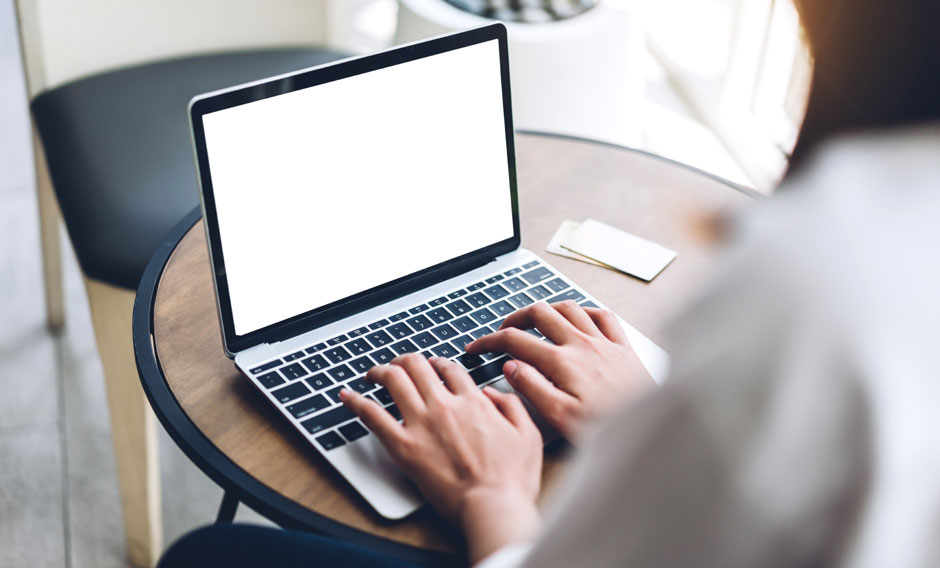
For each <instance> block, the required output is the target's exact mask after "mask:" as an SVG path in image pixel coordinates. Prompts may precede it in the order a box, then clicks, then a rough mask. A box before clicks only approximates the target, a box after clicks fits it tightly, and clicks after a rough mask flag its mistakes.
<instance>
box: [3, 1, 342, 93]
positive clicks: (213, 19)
mask: <svg viewBox="0 0 940 568" xmlns="http://www.w3.org/2000/svg"><path fill="white" fill-rule="evenodd" d="M17 3H18V4H19V5H20V18H21V21H22V25H23V29H24V33H26V34H27V36H29V37H28V40H27V41H29V42H31V43H30V44H29V45H30V51H31V52H33V48H34V47H35V46H36V45H38V46H39V47H40V49H41V50H42V53H43V56H42V58H43V65H42V67H43V68H44V71H43V72H41V73H39V74H38V75H37V74H35V73H32V77H31V83H32V84H31V90H32V91H34V92H35V91H36V90H38V88H39V87H41V86H42V85H46V86H55V85H58V84H61V83H63V82H65V81H69V80H71V79H74V78H77V77H81V76H84V75H88V74H91V73H94V72H97V71H100V70H103V69H111V68H115V67H121V66H124V65H132V64H136V63H139V62H142V61H150V60H155V59H162V58H167V57H173V56H178V55H184V54H191V53H201V52H211V51H219V50H225V49H233V48H240V47H262V46H284V45H322V44H324V43H325V38H326V21H327V17H326V12H327V0H81V1H77V0H17ZM30 65H31V66H33V63H32V62H30Z"/></svg>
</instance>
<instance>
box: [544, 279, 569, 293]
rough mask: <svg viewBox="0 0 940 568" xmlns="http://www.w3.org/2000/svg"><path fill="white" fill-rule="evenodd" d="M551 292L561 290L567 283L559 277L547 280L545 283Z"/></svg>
mask: <svg viewBox="0 0 940 568" xmlns="http://www.w3.org/2000/svg"><path fill="white" fill-rule="evenodd" d="M545 285H546V286H548V287H549V288H550V289H551V291H552V292H561V291H562V290H564V289H565V288H567V287H568V283H567V282H565V281H564V280H562V279H561V278H555V279H554V280H549V281H548V282H546V283H545Z"/></svg>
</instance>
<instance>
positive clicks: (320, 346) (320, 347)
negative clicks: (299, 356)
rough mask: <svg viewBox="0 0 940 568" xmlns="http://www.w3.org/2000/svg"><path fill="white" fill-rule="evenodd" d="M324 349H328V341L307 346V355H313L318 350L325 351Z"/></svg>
mask: <svg viewBox="0 0 940 568" xmlns="http://www.w3.org/2000/svg"><path fill="white" fill-rule="evenodd" d="M324 349H326V343H317V344H316V345H314V346H313V347H308V348H307V355H313V354H314V353H316V352H317V351H323V350H324Z"/></svg>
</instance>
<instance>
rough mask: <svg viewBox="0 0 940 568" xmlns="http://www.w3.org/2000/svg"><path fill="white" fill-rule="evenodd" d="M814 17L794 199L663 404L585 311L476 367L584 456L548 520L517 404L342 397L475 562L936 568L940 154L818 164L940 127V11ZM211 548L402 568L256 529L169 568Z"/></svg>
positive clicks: (535, 322) (691, 341)
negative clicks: (878, 134) (396, 411)
mask: <svg viewBox="0 0 940 568" xmlns="http://www.w3.org/2000/svg"><path fill="white" fill-rule="evenodd" d="M800 13H801V16H802V17H803V20H804V25H805V30H806V34H807V38H808V41H809V45H810V48H811V51H812V53H813V54H814V57H815V62H816V65H815V71H814V76H813V86H812V92H811V96H810V101H809V106H808V111H807V116H806V121H805V123H804V125H803V129H802V130H801V136H800V139H799V142H798V144H797V146H796V149H795V151H794V155H793V163H792V167H791V171H790V173H789V175H788V180H787V182H786V183H785V185H784V188H785V189H786V191H782V192H780V195H778V196H777V197H776V198H775V199H774V200H772V202H771V203H769V204H768V205H767V206H766V207H764V208H763V209H762V210H761V211H760V212H758V213H757V214H755V215H754V216H752V217H751V218H750V219H748V220H746V221H744V222H742V223H741V224H740V226H739V227H738V229H737V233H736V239H735V242H734V244H733V246H732V247H731V251H730V254H729V258H728V260H727V265H726V266H725V268H724V270H723V271H722V272H721V273H722V274H723V276H722V278H721V279H720V280H719V281H718V282H716V283H714V284H713V285H712V286H711V287H710V288H709V290H708V291H706V293H705V294H704V295H703V297H702V299H701V300H700V301H699V302H698V303H696V304H695V305H694V307H693V308H692V309H691V310H690V311H689V313H688V314H687V315H686V317H685V318H683V319H682V320H681V324H680V325H679V326H677V327H676V329H675V330H674V331H673V334H672V341H671V345H670V351H671V352H672V354H673V360H674V372H673V377H672V378H671V379H670V381H669V382H668V383H667V385H666V386H665V387H663V388H662V389H659V390H656V389H654V388H653V386H652V382H651V380H650V379H649V377H648V376H647V375H646V374H645V371H644V369H643V367H642V365H640V363H639V361H638V360H637V358H636V356H635V354H634V353H633V351H632V350H631V349H630V347H629V344H628V342H627V341H626V339H625V338H624V336H623V334H622V332H621V331H620V328H619V326H618V325H617V324H616V320H615V319H614V318H613V316H612V315H611V314H608V313H605V312H602V311H599V310H592V309H586V310H585V309H582V308H580V307H578V306H576V305H574V304H564V303H563V304H558V305H555V306H553V307H550V306H547V305H535V306H531V307H529V308H528V309H525V310H521V311H519V312H517V313H516V314H514V315H512V316H511V317H510V318H508V319H507V320H506V322H505V323H504V324H503V327H502V329H501V330H500V331H499V332H496V333H494V334H491V335H488V336H485V337H483V338H481V339H479V340H477V341H476V342H474V343H473V344H471V345H470V346H468V351H470V352H486V351H506V352H509V353H511V354H512V355H514V356H515V357H516V359H517V360H515V361H510V362H508V363H507V364H506V366H505V368H504V371H505V374H506V376H507V378H508V380H509V382H510V383H511V384H512V385H513V386H514V387H515V388H516V390H517V391H519V392H520V393H522V394H523V395H525V396H526V397H527V398H528V399H529V400H530V401H531V402H532V403H533V404H534V405H535V406H536V407H538V408H539V409H540V411H541V412H542V413H543V414H544V415H545V416H546V417H547V418H548V420H549V421H550V422H551V423H552V424H553V425H554V426H555V427H556V428H558V429H559V431H561V432H562V433H563V434H564V435H565V436H566V437H567V438H568V439H569V440H571V441H572V442H574V443H575V444H576V445H578V446H579V447H581V449H582V455H581V456H580V458H579V460H578V462H577V465H576V467H575V471H574V474H573V475H572V478H571V479H570V480H569V483H568V485H567V488H566V492H565V493H564V494H563V495H562V496H561V497H560V499H559V502H558V503H556V504H555V508H554V509H553V510H552V512H551V513H550V514H549V515H548V517H547V518H545V519H544V520H543V519H542V518H541V516H540V514H539V512H538V511H537V509H536V508H535V505H534V502H535V497H536V495H537V493H538V489H539V473H540V466H541V451H542V449H541V441H540V439H539V436H538V432H537V430H536V429H535V427H534V426H533V425H532V423H531V420H530V419H529V417H528V415H527V414H526V413H525V411H524V410H523V408H522V406H521V403H520V401H519V399H518V398H516V397H515V396H514V395H507V394H503V393H499V392H495V391H493V390H489V389H487V390H484V391H482V392H481V391H478V390H477V389H476V388H475V387H474V386H473V382H472V381H471V380H470V379H469V377H468V376H467V374H466V373H465V372H464V371H462V370H461V369H460V368H458V367H457V366H456V365H454V364H452V363H450V362H448V361H446V360H440V359H437V360H431V361H425V360H424V359H423V358H421V357H403V358H400V359H398V360H396V361H395V362H394V363H393V364H392V365H387V366H381V367H376V368H374V369H373V370H372V371H370V373H369V378H370V379H371V380H374V381H376V382H379V383H381V384H382V385H384V386H385V387H386V388H388V390H389V391H390V392H391V393H392V396H393V398H395V401H396V403H397V404H398V406H399V408H400V409H401V411H402V413H403V415H404V417H405V422H404V424H399V423H398V422H396V421H394V420H392V419H391V418H390V417H389V416H388V414H386V413H385V412H384V411H382V410H381V409H380V408H379V407H378V406H377V405H375V404H374V403H372V402H370V401H368V400H367V399H365V398H364V397H362V396H360V395H357V394H355V393H351V392H350V393H347V394H346V395H345V396H344V402H345V403H346V404H347V405H348V406H349V407H350V408H351V409H353V411H355V412H356V413H357V414H358V415H359V416H360V417H361V419H362V420H363V421H364V422H365V423H366V424H367V425H368V426H369V427H370V429H371V430H372V431H373V432H374V433H375V434H376V435H377V436H378V437H379V438H380V439H381V440H382V441H383V442H384V443H385V444H386V445H387V447H388V448H389V450H390V453H391V454H392V455H393V456H394V457H395V458H396V459H397V460H398V461H399V463H400V464H401V466H402V467H403V468H404V469H405V471H407V472H408V473H409V474H410V475H411V476H412V477H413V479H414V480H415V481H416V483H417V484H418V486H419V487H420V488H421V489H422V491H423V492H424V494H425V495H426V496H427V498H428V500H429V501H430V502H431V503H432V504H433V505H434V506H435V507H436V508H437V509H438V511H439V512H440V513H441V514H442V515H443V516H444V517H445V518H447V519H449V520H451V521H452V522H454V523H456V524H458V525H459V526H460V527H461V528H462V529H463V531H464V534H465V535H466V538H467V544H468V551H469V553H470V557H471V561H472V562H474V563H478V564H479V565H485V566H486V568H492V567H499V566H516V565H525V566H540V567H542V566H575V565H576V566H585V565H599V566H675V565H692V564H694V565H697V566H702V565H705V566H755V565H759V566H770V565H781V566H792V565H819V564H847V565H859V566H888V565H891V566H899V565H904V566H907V565H924V566H936V565H940V545H938V544H937V543H938V542H940V541H937V539H936V538H935V532H936V526H937V522H938V521H940V428H937V427H936V420H935V419H934V414H935V412H936V408H938V407H940V349H938V348H937V346H938V345H940V323H938V322H940V301H938V300H937V298H936V296H937V293H938V291H940V269H937V268H936V267H935V266H934V262H933V256H934V254H933V253H934V248H935V247H936V246H937V245H940V223H937V219H940V191H937V189H938V188H940V133H938V131H937V128H936V127H933V128H931V129H927V130H924V131H921V132H918V133H911V132H906V133H900V134H896V135H894V136H893V137H887V138H884V137H883V138H880V139H874V140H870V139H864V140H857V141H854V142H849V143H843V144H841V145H837V146H835V147H832V148H830V149H828V150H824V151H822V152H821V151H820V148H821V145H822V143H823V142H824V141H829V140H831V139H832V138H833V137H834V136H835V135H836V134H844V133H850V132H852V131H853V130H855V129H858V128H865V129H874V128H887V127H892V126H898V125H905V124H915V123H922V122H924V121H926V120H927V119H931V118H937V117H938V116H940V40H938V37H940V36H938V34H936V30H938V29H940V10H938V5H937V3H936V2H933V1H921V0H905V1H895V2H890V3H888V2H877V1H875V0H864V1H862V2H844V1H840V0H829V1H816V2H811V1H810V0H806V1H804V2H801V3H800ZM527 327H537V328H538V329H539V330H540V331H542V333H544V334H545V335H546V336H548V337H549V338H550V339H551V340H552V341H553V343H554V345H548V344H545V343H541V342H538V341H536V340H535V339H534V338H533V337H532V336H531V335H529V334H527V333H524V332H522V331H520V330H521V329H525V328H527ZM441 379H442V380H443V383H441ZM611 393H618V396H617V397H612V396H611ZM236 534H246V535H249V536H248V538H246V539H243V540H239V541H235V540H233V535H236ZM207 547H208V548H211V549H212V555H211V556H205V557H203V558H211V559H212V560H213V561H215V562H219V561H222V560H223V559H222V557H220V556H219V554H226V559H225V560H224V561H226V562H230V561H240V562H241V563H242V564H241V565H248V564H251V563H252V562H253V560H255V559H256V560H257V561H258V562H264V563H273V564H284V565H286V564H288V563H290V562H295V563H296V564H298V565H302V564H306V563H309V564H314V562H315V561H316V560H320V561H321V564H324V565H325V564H328V562H329V559H330V558H329V557H328V556H326V555H332V559H333V561H335V562H337V563H338V564H342V565H369V564H375V563H385V564H391V563H392V561H391V560H390V559H380V558H378V557H376V556H374V555H372V554H371V553H369V552H368V551H362V550H359V549H354V548H353V547H348V546H345V545H342V544H337V543H330V542H329V541H327V540H325V539H321V538H319V537H314V536H310V535H294V534H292V533H285V532H283V531H266V529H249V528H244V527H227V528H213V529H208V530H204V531H201V532H199V533H196V534H195V535H193V536H190V537H187V538H186V539H184V540H183V541H182V542H181V543H178V544H177V545H176V546H175V547H174V548H173V549H171V551H170V553H168V555H167V557H166V558H165V559H164V563H165V565H168V566H170V565H182V564H183V563H184V561H185V560H187V559H189V560H193V559H196V560H195V561H196V562H197V563H198V562H199V559H200V556H199V555H200V551H204V550H205V549H206V548H207ZM285 549H287V550H288V553H286V554H282V552H283V551H284V550H285ZM253 551H254V552H253ZM254 553H257V554H258V555H257V556H254V557H253V556H252V554H254ZM276 554H281V555H280V556H272V555H276ZM228 556H231V558H228Z"/></svg>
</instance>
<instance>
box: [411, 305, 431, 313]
mask: <svg viewBox="0 0 940 568" xmlns="http://www.w3.org/2000/svg"><path fill="white" fill-rule="evenodd" d="M429 309H431V308H430V306H428V305H427V304H421V305H420V306H415V307H413V308H411V309H410V310H408V313H410V314H411V315H416V314H420V313H421V312H425V311H427V310H429Z"/></svg>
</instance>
